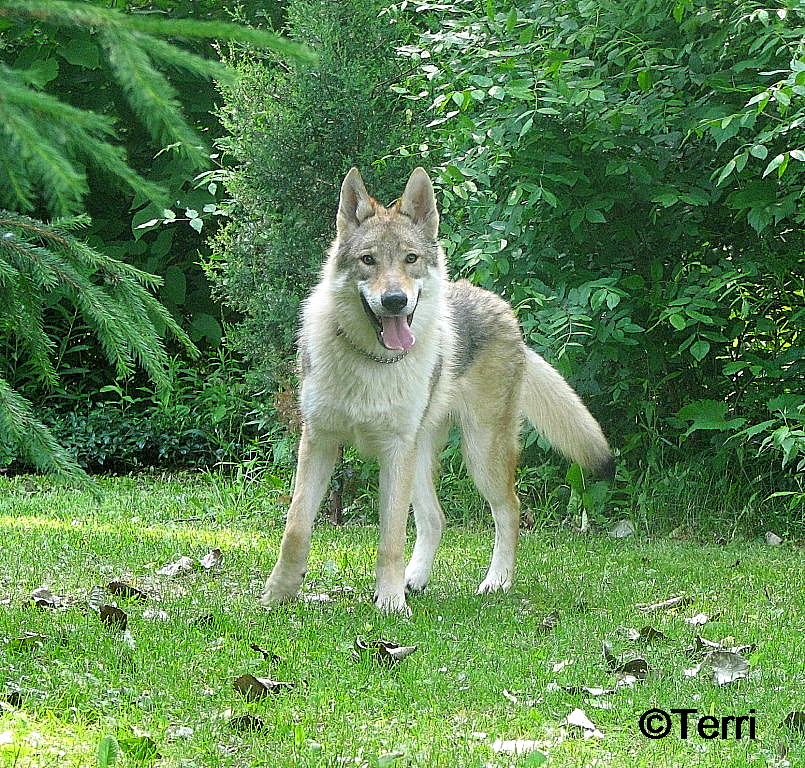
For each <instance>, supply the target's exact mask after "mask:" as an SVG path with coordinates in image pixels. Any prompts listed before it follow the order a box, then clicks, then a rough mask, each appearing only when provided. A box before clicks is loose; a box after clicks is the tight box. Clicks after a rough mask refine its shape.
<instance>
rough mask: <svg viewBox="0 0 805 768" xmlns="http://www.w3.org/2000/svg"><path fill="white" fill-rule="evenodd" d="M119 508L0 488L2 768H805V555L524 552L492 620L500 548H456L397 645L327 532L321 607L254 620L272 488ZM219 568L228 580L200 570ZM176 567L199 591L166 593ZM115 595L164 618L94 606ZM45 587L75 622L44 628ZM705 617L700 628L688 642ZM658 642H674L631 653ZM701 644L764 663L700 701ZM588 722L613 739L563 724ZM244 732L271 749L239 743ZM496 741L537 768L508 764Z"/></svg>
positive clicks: (709, 686)
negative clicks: (655, 729) (125, 592)
mask: <svg viewBox="0 0 805 768" xmlns="http://www.w3.org/2000/svg"><path fill="white" fill-rule="evenodd" d="M103 487H104V490H105V495H104V497H103V498H102V499H101V500H100V501H98V500H94V499H93V498H91V497H89V496H87V495H85V494H83V493H80V492H76V491H71V490H68V489H64V488H56V487H53V486H52V485H51V484H49V483H48V482H47V481H45V480H41V479H35V478H15V479H11V480H8V479H0V531H2V536H3V539H2V545H1V548H0V590H1V592H0V695H2V696H3V703H2V704H1V705H0V707H2V708H1V709H0V766H15V767H18V768H33V767H34V766H36V767H43V768H44V767H45V766H48V767H49V766H54V767H55V766H58V767H59V768H71V767H75V768H78V766H81V767H82V768H85V767H92V766H98V765H99V764H100V763H99V758H98V747H99V744H100V743H101V740H102V739H103V738H104V737H107V736H114V737H116V738H117V739H118V741H119V742H120V744H121V746H122V747H123V750H124V751H123V753H122V754H121V756H120V757H119V758H118V760H117V762H116V763H115V764H116V765H118V766H130V765H138V766H139V765H149V766H154V768H158V767H159V766H171V767H173V766H176V767H177V768H178V767H180V766H184V767H187V768H190V767H191V766H199V768H202V767H203V768H212V767H215V766H222V767H223V766H238V767H241V766H243V767H245V766H284V765H297V766H400V767H403V766H423V767H424V766H445V767H447V766H449V767H450V768H455V767H459V768H461V767H463V766H472V767H476V766H478V767H481V766H501V767H505V766H511V765H515V766H538V765H543V764H546V765H555V766H628V767H629V768H640V767H643V766H657V768H668V767H671V766H685V768H688V767H690V766H708V767H709V766H717V767H722V768H727V767H728V766H729V767H734V768H738V766H747V765H750V766H754V765H757V766H761V765H776V766H785V765H792V766H796V765H801V764H803V761H805V734H803V732H802V730H801V725H802V723H801V722H800V721H796V722H794V723H793V725H794V726H795V727H793V728H792V727H788V726H786V725H783V721H784V720H785V719H786V717H788V716H789V715H790V713H792V712H797V711H800V710H803V709H805V644H804V643H803V639H802V637H803V631H805V613H804V612H803V610H802V606H803V605H805V552H804V551H803V549H802V548H801V547H799V546H796V545H794V544H789V543H784V544H783V545H782V546H778V547H772V546H768V545H767V544H765V543H764V542H743V543H731V544H729V545H726V546H716V545H700V544H697V543H693V542H679V541H670V540H657V539H645V538H641V537H633V538H628V539H622V540H614V539H611V538H609V537H607V536H605V535H603V534H587V535H579V534H573V533H571V532H569V531H567V530H564V529H562V530H560V529H556V530H545V529H543V530H539V531H538V532H525V533H523V536H522V546H521V552H520V559H519V577H518V579H517V582H516V585H515V588H514V589H513V590H512V591H511V592H510V593H509V594H508V595H505V596H493V597H492V598H491V599H490V598H489V597H484V598H481V597H476V596H475V595H474V594H473V591H474V588H475V586H476V585H477V584H478V583H479V581H480V580H481V578H482V576H483V573H484V570H485V567H486V565H487V562H488V557H489V552H490V549H491V531H490V530H489V529H488V527H487V526H485V525H481V524H480V523H479V524H478V525H476V526H467V525H459V524H452V525H451V526H450V528H449V530H448V531H447V533H446V535H445V539H444V544H443V547H442V549H441V551H440V556H439V558H438V560H437V566H436V569H435V571H434V576H433V581H432V583H431V586H430V587H429V588H428V589H427V590H426V592H425V593H424V594H423V595H421V596H418V597H416V598H414V599H412V600H411V605H412V608H413V612H414V614H413V617H412V618H411V619H401V618H396V617H389V618H385V617H382V616H380V615H379V614H378V613H377V612H376V611H375V610H374V608H373V607H372V605H371V604H370V602H369V597H370V596H371V592H372V569H373V564H372V559H373V552H374V546H375V542H376V538H375V537H376V530H375V527H374V526H369V525H347V526H345V527H343V528H340V529H334V528H332V527H330V526H329V525H327V524H324V523H322V524H321V525H320V526H319V527H318V529H317V533H316V536H315V539H314V549H313V554H312V558H311V564H310V569H309V575H308V580H307V582H306V585H305V588H304V589H305V595H307V600H304V601H301V602H299V603H296V604H293V605H291V606H287V607H283V608H279V609H274V610H271V611H268V610H266V609H264V608H262V607H261V606H260V605H259V603H258V602H257V596H258V595H259V592H260V590H261V588H262V582H263V580H264V578H265V576H266V575H267V573H268V571H269V569H270V566H271V565H272V564H273V558H274V555H275V552H276V548H277V545H278V542H279V537H280V534H281V527H282V516H283V511H284V504H283V499H281V498H277V495H278V493H279V492H278V491H272V490H271V489H270V487H269V484H264V485H262V486H260V485H247V486H243V485H229V484H228V483H226V482H225V481H222V480H217V481H214V480H206V481H204V480H200V479H196V478H192V477H189V476H184V477H179V478H174V479H168V480H160V481H157V480H147V479H118V480H105V481H103ZM213 548H219V549H220V550H221V553H222V561H221V564H220V565H219V566H217V567H213V568H211V569H205V568H204V567H202V566H201V565H200V564H199V563H198V561H199V560H200V559H201V558H203V557H204V556H205V555H207V554H208V553H209V552H210V550H211V549H213ZM182 556H187V557H190V558H193V560H194V561H195V568H194V570H192V571H191V572H189V573H187V574H184V575H179V576H174V577H171V576H166V575H160V574H158V573H157V572H158V571H159V570H160V569H161V568H162V567H163V566H165V565H167V564H170V563H175V562H176V561H177V560H178V559H179V558H180V557H182ZM114 580H122V581H124V582H126V583H128V584H131V585H134V586H136V587H138V588H139V589H140V590H142V591H143V592H144V593H145V595H146V599H145V600H137V599H134V598H126V597H122V596H113V595H109V594H107V595H106V596H105V597H104V598H103V600H102V599H101V594H102V593H101V592H99V591H97V590H96V591H95V593H94V595H93V588H95V587H98V586H104V585H107V584H108V583H109V582H111V581H114ZM42 585H46V586H47V587H48V588H49V589H50V591H51V592H52V593H53V594H54V595H55V596H56V598H57V599H56V600H55V602H57V603H60V604H61V605H59V606H57V607H41V608H37V607H33V606H32V605H31V600H30V595H31V593H32V592H33V590H35V589H37V588H39V587H41V586H42ZM353 590H354V591H353ZM679 595H685V596H687V598H689V600H688V601H687V602H686V603H683V604H682V605H680V606H677V607H675V608H666V609H662V608H660V609H655V610H653V611H644V610H641V609H640V608H639V607H638V606H639V605H643V604H652V603H657V602H659V601H661V600H664V599H666V598H670V597H674V596H679ZM88 601H89V602H91V603H93V604H94V606H95V607H94V608H91V607H89V606H88ZM100 602H108V603H115V604H117V605H118V606H119V607H120V608H122V609H123V610H124V611H125V613H126V614H127V618H128V629H127V632H126V633H124V632H123V631H122V630H121V628H120V626H119V625H115V624H112V625H107V624H105V623H104V622H103V621H102V620H101V618H100V616H99V613H98V611H97V607H98V604H99V603H100ZM699 613H704V614H707V616H708V617H709V621H708V622H707V623H705V624H704V625H703V626H699V627H694V626H692V625H691V624H689V623H687V622H686V621H685V619H686V618H690V617H693V616H694V615H696V614H699ZM646 626H649V627H652V628H653V629H654V630H657V631H658V632H661V633H663V636H661V637H659V636H655V637H653V638H651V639H650V640H648V641H645V640H633V639H630V634H629V632H628V630H629V629H633V630H638V631H639V630H641V629H643V628H644V627H646ZM31 633H33V634H31ZM649 634H652V633H649ZM697 634H700V635H701V636H703V637H704V638H706V639H707V640H710V641H718V642H723V644H724V646H726V647H728V648H729V647H733V646H750V647H749V648H746V649H743V650H741V652H740V653H741V655H742V656H743V657H745V658H746V659H747V660H748V661H749V663H750V668H749V675H748V677H746V678H745V679H742V680H739V681H737V682H734V683H732V684H729V685H725V686H717V685H716V684H715V683H714V681H713V675H712V671H711V669H710V667H709V666H707V665H705V666H704V667H703V668H702V670H701V671H700V673H699V675H697V676H687V675H686V674H685V670H690V669H691V668H694V667H695V666H696V665H697V664H698V663H699V661H701V653H700V654H699V655H691V654H689V652H688V651H687V649H688V648H689V647H690V646H693V645H694V644H695V638H696V635H697ZM359 637H360V638H362V639H363V640H365V641H373V640H378V639H386V640H391V641H396V642H398V643H400V644H402V645H416V646H417V650H416V651H415V652H414V653H413V654H411V655H410V656H408V657H407V658H405V659H403V660H402V661H400V662H399V663H398V664H396V665H394V666H387V665H385V664H382V663H378V662H377V661H376V660H375V659H374V658H372V657H370V656H366V655H364V656H363V657H361V658H357V659H356V658H355V656H354V653H353V648H354V643H355V640H356V638H359ZM605 641H608V642H609V643H611V644H612V653H613V654H614V655H615V656H616V657H617V661H616V662H613V661H607V660H605V658H604V655H603V653H602V647H603V643H604V642H605ZM253 644H254V645H256V646H257V649H255V648H252V647H251V646H252V645H253ZM259 649H263V650H265V651H270V652H271V653H272V654H276V657H278V658H275V657H273V656H271V655H268V658H264V655H263V654H262V653H261V652H260V650H259ZM721 656H724V654H721ZM637 657H640V658H642V659H644V660H645V662H646V664H647V665H648V674H647V676H646V677H645V679H641V680H637V681H636V682H633V683H632V684H628V683H627V684H625V685H621V686H619V687H618V688H617V690H615V691H614V692H613V693H600V692H598V691H595V690H593V691H592V692H591V691H587V690H585V689H586V688H592V689H595V688H603V689H607V690H612V689H613V688H614V687H615V685H616V683H617V681H618V676H617V675H616V674H615V673H613V671H612V669H613V667H615V666H617V664H619V663H621V662H622V661H629V660H631V659H634V658H637ZM713 658H714V657H711V661H712V660H713ZM730 658H734V657H730ZM244 674H251V675H254V676H256V677H259V678H270V679H272V680H275V681H283V682H289V683H292V684H293V685H292V687H283V688H282V689H281V690H279V691H278V692H276V693H270V694H268V695H267V696H265V697H261V698H258V699H256V700H254V701H247V700H246V699H245V698H244V696H243V695H241V694H240V693H238V692H237V691H236V690H235V689H234V687H233V682H234V681H235V680H236V679H237V678H238V677H239V676H241V675H244ZM652 708H659V709H663V710H666V711H667V710H671V709H675V708H676V709H695V710H697V712H696V713H695V714H691V715H690V716H689V717H688V727H689V734H688V738H685V739H683V738H680V735H679V730H680V727H679V717H680V716H675V719H674V728H673V733H672V734H671V735H669V736H668V737H667V738H665V739H655V740H652V739H649V738H647V737H645V736H643V735H642V734H641V733H640V730H639V728H638V720H639V718H640V715H641V713H643V712H645V711H647V710H649V709H652ZM576 709H580V710H583V711H584V713H585V714H586V716H587V718H589V720H590V721H592V723H593V724H594V725H595V726H596V728H597V729H598V732H599V733H597V734H595V735H593V736H591V737H590V738H584V730H583V729H582V728H579V727H574V726H568V725H567V724H566V721H567V717H568V715H571V713H572V712H573V711H574V710H576ZM750 713H751V716H752V717H753V718H754V721H753V724H754V730H755V738H754V739H752V738H749V732H748V726H747V727H745V728H744V731H743V733H742V738H741V739H737V738H735V729H734V727H733V726H734V722H733V721H724V727H725V728H726V729H727V731H726V735H727V736H728V738H726V739H721V738H714V739H705V738H702V737H701V736H699V735H698V733H697V723H698V722H699V717H700V716H703V715H706V716H712V717H714V718H717V719H718V723H719V725H718V726H717V727H716V731H715V732H716V733H718V734H719V736H720V732H719V731H718V727H720V723H721V719H723V718H727V717H729V716H741V715H746V716H748V715H750ZM245 715H251V716H253V717H255V718H259V721H260V724H261V727H260V728H259V729H258V730H251V731H250V730H242V726H243V724H244V720H243V719H242V717H243V716H245ZM237 718H241V719H237ZM709 722H711V721H705V725H706V724H707V723H709ZM713 722H715V721H713ZM747 722H748V721H745V724H746V723H747ZM238 726H240V727H241V729H239V728H238ZM796 726H800V729H798V728H797V727H796ZM705 730H706V729H705ZM710 732H711V733H712V732H713V731H712V730H711V731H710ZM501 741H502V742H504V743H503V746H508V747H518V748H526V749H528V750H530V751H525V752H523V753H522V754H519V755H517V754H513V753H510V752H505V751H504V752H499V751H495V749H494V748H493V747H495V746H496V742H501ZM535 742H536V743H535ZM497 746H499V744H498V745H497ZM138 749H139V750H140V754H139V756H138V755H137V752H136V750H138ZM107 764H109V765H111V762H108V761H107Z"/></svg>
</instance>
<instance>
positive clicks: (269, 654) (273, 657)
mask: <svg viewBox="0 0 805 768" xmlns="http://www.w3.org/2000/svg"><path fill="white" fill-rule="evenodd" d="M249 648H251V649H252V650H253V651H257V653H259V654H260V655H262V657H263V659H264V660H265V661H270V662H272V663H273V664H280V663H281V662H283V661H284V659H283V658H282V656H277V654H276V653H274V651H267V650H266V649H265V648H261V647H260V646H259V645H257V643H250V644H249Z"/></svg>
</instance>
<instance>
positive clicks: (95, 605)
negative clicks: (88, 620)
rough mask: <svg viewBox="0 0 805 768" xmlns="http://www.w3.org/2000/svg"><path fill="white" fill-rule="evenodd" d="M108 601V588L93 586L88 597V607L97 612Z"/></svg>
mask: <svg viewBox="0 0 805 768" xmlns="http://www.w3.org/2000/svg"><path fill="white" fill-rule="evenodd" d="M105 603H106V590H105V589H104V588H103V587H97V586H96V587H93V588H92V589H91V590H90V593H89V596H88V597H87V607H88V608H89V609H90V610H91V611H95V613H97V612H98V611H100V610H101V606H102V605H104V604H105Z"/></svg>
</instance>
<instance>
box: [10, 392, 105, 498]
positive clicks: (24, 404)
mask: <svg viewBox="0 0 805 768" xmlns="http://www.w3.org/2000/svg"><path fill="white" fill-rule="evenodd" d="M0 437H2V439H3V440H4V441H5V442H7V443H8V444H9V445H10V447H12V448H14V449H16V450H17V451H19V453H21V454H22V455H23V456H25V458H26V459H28V460H29V461H31V462H32V463H33V464H34V466H37V467H39V468H40V469H42V470H44V471H47V472H52V473H54V474H56V475H57V476H60V477H62V478H64V479H67V480H70V481H72V482H75V483H78V484H79V485H80V486H81V487H83V488H86V489H88V490H91V491H93V492H97V490H98V487H97V485H95V483H94V482H93V481H92V479H91V478H90V477H89V476H88V475H87V473H86V472H84V470H83V469H82V468H81V467H80V466H79V465H78V463H77V462H76V460H75V459H74V458H73V457H72V456H70V455H69V454H68V453H67V451H65V450H64V448H62V447H61V446H60V445H59V443H58V442H57V441H56V438H55V437H53V435H52V433H51V432H50V430H49V429H48V428H47V427H46V426H45V425H44V424H42V422H40V421H39V420H38V419H37V418H36V417H35V416H34V414H33V408H32V406H31V403H29V402H28V401H27V400H26V399H25V398H24V397H21V396H20V395H19V394H17V393H16V392H15V391H14V390H13V389H12V388H11V387H10V386H9V384H8V382H7V381H6V380H5V379H4V378H3V377H2V376H0Z"/></svg>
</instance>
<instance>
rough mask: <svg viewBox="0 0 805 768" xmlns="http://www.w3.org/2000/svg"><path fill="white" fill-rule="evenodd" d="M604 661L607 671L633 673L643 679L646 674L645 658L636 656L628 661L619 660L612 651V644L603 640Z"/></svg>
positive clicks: (646, 663) (621, 673)
mask: <svg viewBox="0 0 805 768" xmlns="http://www.w3.org/2000/svg"><path fill="white" fill-rule="evenodd" d="M604 661H606V663H607V666H608V667H609V671H610V672H612V673H614V674H618V675H634V677H637V678H639V679H640V680H643V679H644V678H645V677H646V675H647V674H648V662H646V660H645V659H641V658H636V659H630V660H629V661H625V662H620V661H619V660H618V658H617V657H616V656H615V655H614V654H613V653H612V644H611V643H609V642H606V641H604Z"/></svg>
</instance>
